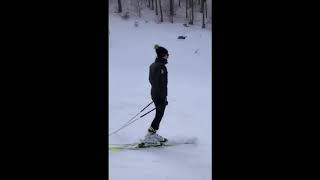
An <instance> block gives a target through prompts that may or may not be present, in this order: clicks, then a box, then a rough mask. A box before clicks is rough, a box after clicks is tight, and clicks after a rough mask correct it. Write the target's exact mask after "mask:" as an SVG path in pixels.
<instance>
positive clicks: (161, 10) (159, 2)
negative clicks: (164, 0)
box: [159, 0, 163, 22]
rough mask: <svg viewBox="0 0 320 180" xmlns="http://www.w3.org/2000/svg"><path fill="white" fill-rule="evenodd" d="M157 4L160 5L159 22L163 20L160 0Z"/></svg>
mask: <svg viewBox="0 0 320 180" xmlns="http://www.w3.org/2000/svg"><path fill="white" fill-rule="evenodd" d="M159 6H160V16H161V19H160V22H163V14H162V6H161V0H159Z"/></svg>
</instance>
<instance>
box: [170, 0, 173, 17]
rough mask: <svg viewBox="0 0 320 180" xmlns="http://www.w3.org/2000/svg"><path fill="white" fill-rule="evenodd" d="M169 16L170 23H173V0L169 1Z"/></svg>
mask: <svg viewBox="0 0 320 180" xmlns="http://www.w3.org/2000/svg"><path fill="white" fill-rule="evenodd" d="M170 16H171V22H172V23H173V0H170Z"/></svg>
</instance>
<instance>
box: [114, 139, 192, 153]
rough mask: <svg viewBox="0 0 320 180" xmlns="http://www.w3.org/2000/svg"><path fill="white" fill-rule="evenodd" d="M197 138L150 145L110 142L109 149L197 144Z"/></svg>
mask: <svg viewBox="0 0 320 180" xmlns="http://www.w3.org/2000/svg"><path fill="white" fill-rule="evenodd" d="M196 143H197V138H190V139H184V140H182V139H179V140H177V139H172V140H168V141H166V142H161V143H160V144H155V145H150V144H145V143H144V142H138V143H131V144H109V151H113V152H115V151H120V150H124V149H127V150H137V149H145V148H153V147H167V146H176V145H182V144H196Z"/></svg>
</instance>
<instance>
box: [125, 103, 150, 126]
mask: <svg viewBox="0 0 320 180" xmlns="http://www.w3.org/2000/svg"><path fill="white" fill-rule="evenodd" d="M152 103H153V101H151V102H150V103H149V104H148V105H147V106H146V107H144V108H143V109H142V110H141V111H140V112H139V113H138V114H136V115H135V116H134V117H133V118H131V119H130V120H129V121H127V122H126V123H125V124H124V125H126V124H128V123H129V122H130V121H132V120H133V119H134V118H136V117H137V116H138V115H139V114H140V113H141V112H142V111H144V110H145V109H146V108H147V107H149V106H150V105H151V104H152Z"/></svg>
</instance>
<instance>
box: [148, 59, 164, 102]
mask: <svg viewBox="0 0 320 180" xmlns="http://www.w3.org/2000/svg"><path fill="white" fill-rule="evenodd" d="M165 64H167V60H166V59H163V58H157V59H156V60H155V62H154V63H152V64H151V65H150V70H149V82H150V84H151V86H152V87H151V96H152V99H162V100H166V99H167V94H168V93H167V91H168V90H167V89H168V88H167V85H168V71H167V67H166V66H165Z"/></svg>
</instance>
